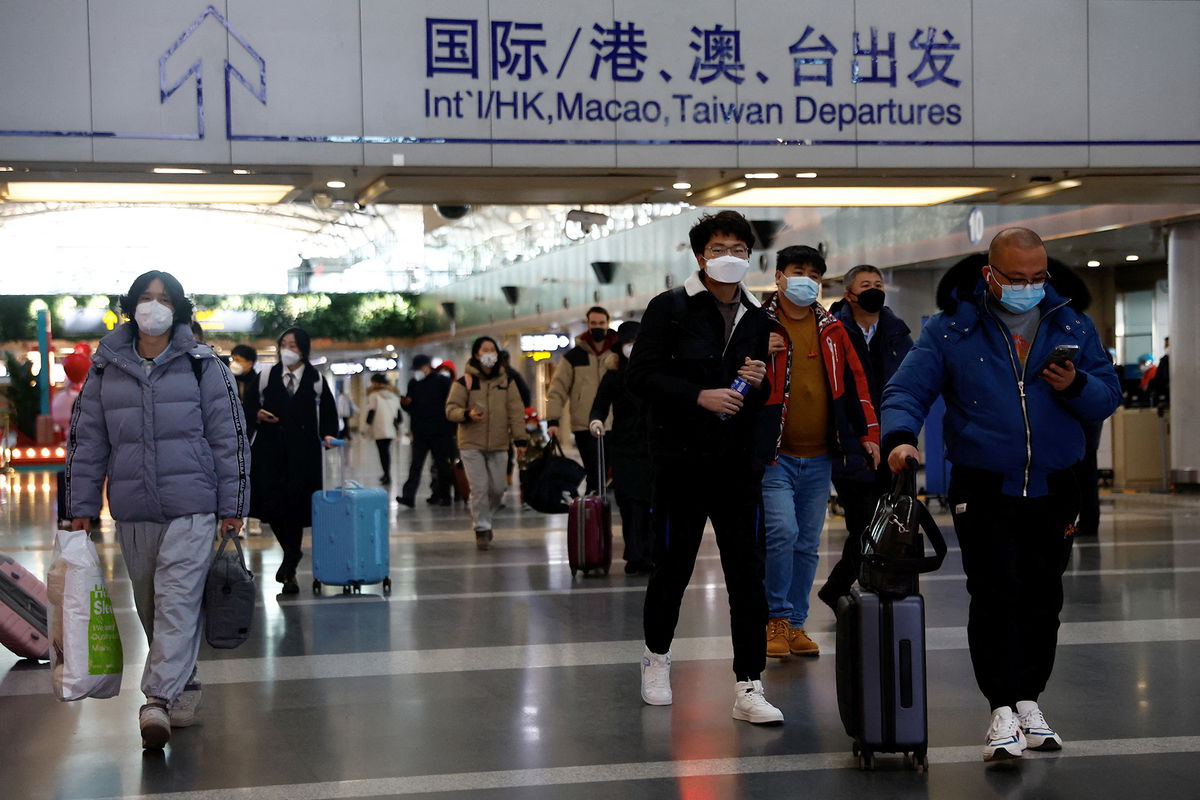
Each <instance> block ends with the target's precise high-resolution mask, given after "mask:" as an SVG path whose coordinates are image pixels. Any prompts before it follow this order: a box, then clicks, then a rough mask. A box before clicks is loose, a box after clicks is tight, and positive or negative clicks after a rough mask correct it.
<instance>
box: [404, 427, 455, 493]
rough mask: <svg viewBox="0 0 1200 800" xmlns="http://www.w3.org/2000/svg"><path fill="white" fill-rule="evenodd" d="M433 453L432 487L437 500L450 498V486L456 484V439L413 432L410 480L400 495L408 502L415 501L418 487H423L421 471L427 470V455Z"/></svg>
mask: <svg viewBox="0 0 1200 800" xmlns="http://www.w3.org/2000/svg"><path fill="white" fill-rule="evenodd" d="M430 453H432V454H433V483H432V484H431V486H430V488H431V490H432V497H433V500H434V501H435V502H439V501H442V500H449V499H450V487H451V486H453V485H454V440H453V439H451V438H450V437H449V436H421V435H417V434H413V441H412V463H411V464H409V467H408V480H406V481H405V482H404V486H403V487H402V488H401V489H400V497H401V499H403V500H404V501H405V502H406V503H414V502H416V499H417V489H419V488H420V487H421V473H423V472H424V471H425V456H427V455H429V454H430Z"/></svg>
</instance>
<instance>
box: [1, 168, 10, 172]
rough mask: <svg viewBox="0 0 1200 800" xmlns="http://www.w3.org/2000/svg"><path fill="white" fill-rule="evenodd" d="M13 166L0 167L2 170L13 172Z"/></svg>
mask: <svg viewBox="0 0 1200 800" xmlns="http://www.w3.org/2000/svg"><path fill="white" fill-rule="evenodd" d="M12 171H13V168H12V167H0V172H12Z"/></svg>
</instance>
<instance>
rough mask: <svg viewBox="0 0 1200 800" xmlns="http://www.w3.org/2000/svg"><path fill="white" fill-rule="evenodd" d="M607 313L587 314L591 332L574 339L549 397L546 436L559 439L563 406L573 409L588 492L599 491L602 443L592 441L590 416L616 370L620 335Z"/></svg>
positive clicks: (598, 310)
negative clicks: (602, 386)
mask: <svg viewBox="0 0 1200 800" xmlns="http://www.w3.org/2000/svg"><path fill="white" fill-rule="evenodd" d="M608 321H609V316H608V310H607V309H605V308H602V307H601V306H592V307H591V308H589V309H588V313H587V326H588V329H587V331H586V332H585V333H582V334H580V335H579V336H576V337H575V346H574V347H572V348H571V349H570V350H568V351H567V354H566V355H565V356H563V358H562V360H561V361H559V362H558V367H557V368H556V369H555V370H554V380H553V381H551V382H550V393H549V399H548V402H547V408H546V433H548V434H549V435H550V436H551V437H556V436H558V427H559V419H560V417H561V416H562V411H563V406H564V405H566V404H567V403H570V406H571V419H570V420H569V422H570V424H571V432H572V433H573V434H574V435H575V447H576V448H577V449H578V450H579V456H580V458H582V459H583V466H584V467H585V468H586V469H587V490H588V491H589V492H593V491H598V490H599V488H600V487H599V486H598V485H597V483H596V479H597V474H598V472H599V462H600V447H603V446H604V445H603V441H602V440H597V439H595V438H593V437H592V435H591V433H590V432H589V431H588V423H589V422H591V420H590V419H588V416H589V414H590V413H591V411H592V403H593V402H594V401H595V399H596V390H597V389H599V388H600V380H601V379H602V378H603V377H604V375H605V374H606V373H607V372H609V371H610V370H614V369H616V368H617V353H616V346H617V334H616V332H615V331H612V330H610V329H609V327H608Z"/></svg>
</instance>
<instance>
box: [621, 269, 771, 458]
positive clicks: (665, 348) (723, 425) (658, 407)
mask: <svg viewBox="0 0 1200 800" xmlns="http://www.w3.org/2000/svg"><path fill="white" fill-rule="evenodd" d="M697 280H698V278H697V276H695V275H693V276H692V277H691V278H689V279H688V281H687V282H686V283H685V284H684V285H683V286H678V287H676V288H674V289H669V290H667V291H665V292H663V293H662V294H659V295H658V296H656V297H655V298H654V299H653V300H651V301H650V303H649V305H648V306H647V307H646V312H645V314H643V315H642V327H641V330H640V331H639V332H638V340H637V345H636V346H635V347H634V348H633V358H632V359H630V362H629V367H628V369H629V375H628V378H627V380H628V387H629V391H631V392H632V393H633V394H634V395H635V396H637V397H638V398H640V399H641V400H642V402H643V403H644V404H645V407H646V409H647V414H648V425H649V431H650V437H649V438H650V452H651V455H652V457H653V459H654V463H655V467H656V468H658V467H668V468H669V467H673V466H674V467H681V468H687V469H694V468H695V467H696V462H697V460H701V461H704V462H711V461H713V460H719V461H721V462H722V463H723V464H724V466H726V467H728V468H730V469H733V470H737V469H746V470H751V471H757V472H761V469H762V466H763V465H762V464H760V463H759V462H758V460H757V459H756V458H755V448H754V443H755V428H756V424H757V420H758V416H759V412H760V410H761V408H762V404H763V401H764V400H765V399H766V397H767V395H768V393H769V391H768V390H769V387H768V386H767V384H766V382H765V381H764V382H763V385H762V386H761V387H759V388H758V389H751V390H750V392H749V394H748V395H747V396H746V402H745V405H744V406H742V409H741V411H739V412H738V413H737V414H735V415H733V416H732V417H730V418H729V419H727V420H722V419H719V418H718V417H717V415H716V414H714V413H712V412H711V411H706V410H705V409H703V408H701V407H700V406H698V405H697V404H696V398H697V397H698V396H699V394H700V392H701V390H704V389H722V388H728V387H729V385H730V384H731V383H732V382H733V380H734V378H736V377H737V371H738V368H739V367H741V366H742V365H743V364H744V361H745V359H746V357H750V358H751V359H755V360H758V361H764V362H765V361H766V360H767V340H768V338H769V336H770V333H771V324H770V320H769V319H768V318H767V315H766V312H765V311H763V309H762V307H761V306H760V305H759V304H758V303H757V301H756V300H754V299H753V298H748V297H746V296H745V295H743V296H742V305H743V306H745V310H744V311H743V312H742V318H741V319H740V320H739V321H738V323H737V325H736V326H735V327H734V329H733V333H732V335H731V336H730V339H729V342H728V344H726V342H725V321H724V319H723V318H722V316H721V312H720V310H718V308H717V304H716V300H715V299H714V298H713V296H712V294H711V293H710V292H708V291H707V289H701V290H699V291H695V293H694V294H690V295H689V294H688V290H689V288H691V289H695V284H696V281H697Z"/></svg>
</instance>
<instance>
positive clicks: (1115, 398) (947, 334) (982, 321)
mask: <svg viewBox="0 0 1200 800" xmlns="http://www.w3.org/2000/svg"><path fill="white" fill-rule="evenodd" d="M1060 272H1062V271H1061V270H1060ZM1054 274H1055V269H1053V268H1052V269H1051V275H1054ZM978 275H979V273H978V268H977V267H976V268H975V272H974V274H971V273H970V272H969V271H963V273H962V280H961V282H958V283H957V285H956V286H952V287H947V288H946V291H944V292H943V291H942V290H941V289H939V296H938V300H939V305H941V307H942V309H943V310H942V313H940V314H936V315H934V316H933V317H932V318H930V320H929V322H928V323H927V324H926V325H925V329H924V330H923V331H922V332H921V338H920V340H919V341H918V342H917V344H916V346H915V347H914V348H913V349H912V350H911V351H910V352H909V354H908V356H907V357H905V359H904V362H903V363H902V364H901V365H900V369H899V370H898V371H897V372H896V374H895V375H894V376H892V379H891V380H890V381H889V382H888V385H887V388H886V389H884V392H883V408H882V424H883V435H884V452H885V453H886V452H888V451H890V450H891V449H892V448H894V447H895V446H896V445H898V444H905V443H907V444H913V445H915V444H916V442H917V433H918V432H919V431H920V430H921V426H922V425H923V424H924V422H925V417H926V415H927V414H928V413H929V407H930V406H931V405H932V404H933V401H934V400H935V399H936V398H937V396H938V395H939V394H940V395H942V396H943V397H944V398H945V399H946V416H945V422H944V424H943V436H944V439H945V448H946V450H945V452H946V457H947V458H948V459H949V460H950V462H951V463H952V464H954V465H955V466H964V467H972V468H975V469H982V470H988V471H990V472H996V473H1001V474H1002V475H1003V484H1002V491H1003V493H1004V494H1006V495H1012V496H1018V497H1020V496H1026V497H1040V496H1042V495H1045V494H1046V493H1047V491H1048V490H1047V485H1046V478H1047V476H1048V475H1050V474H1051V473H1054V472H1059V471H1061V470H1064V469H1067V468H1068V467H1071V466H1073V465H1074V464H1075V463H1076V462H1078V461H1079V460H1080V459H1082V458H1083V455H1084V430H1083V425H1084V424H1088V423H1093V424H1094V423H1098V422H1101V421H1103V420H1104V419H1106V418H1107V417H1108V416H1109V415H1110V414H1112V412H1113V411H1114V410H1115V409H1116V408H1117V406H1118V405H1119V404H1120V402H1121V388H1120V384H1119V382H1118V380H1117V374H1116V371H1115V370H1114V369H1113V366H1112V364H1111V363H1110V362H1109V360H1108V357H1107V356H1106V355H1105V353H1104V348H1103V347H1102V346H1101V344H1100V337H1099V336H1098V335H1097V333H1096V326H1095V324H1094V323H1093V322H1092V320H1091V319H1090V318H1089V317H1088V316H1087V314H1084V313H1083V312H1082V311H1081V310H1079V309H1078V308H1077V307H1076V304H1075V303H1073V301H1072V299H1071V298H1070V297H1064V296H1062V295H1060V294H1059V293H1058V291H1057V290H1056V286H1055V285H1054V284H1055V283H1056V280H1055V279H1054V278H1052V279H1051V281H1049V282H1047V284H1046V296H1045V298H1044V299H1043V300H1042V302H1041V304H1040V305H1039V308H1040V309H1041V311H1042V318H1041V323H1040V324H1039V326H1038V328H1037V332H1036V334H1035V336H1034V338H1033V342H1032V349H1031V350H1030V352H1029V356H1028V358H1027V360H1026V364H1025V368H1024V369H1022V368H1021V362H1020V360H1019V359H1018V358H1017V355H1016V352H1015V351H1014V348H1013V346H1012V343H1011V341H1010V339H1009V337H1008V335H1007V334H1006V333H1005V332H1004V329H1003V328H1002V323H1001V322H1000V320H999V319H998V318H997V316H996V314H995V313H994V312H992V310H991V309H990V308H989V307H988V305H987V304H986V303H985V292H986V288H985V286H984V282H983V280H982V278H979V277H978ZM1065 276H1066V273H1065V272H1064V273H1062V274H1061V275H1060V277H1059V285H1062V283H1061V278H1062V277H1065ZM1060 344H1075V345H1079V351H1078V354H1077V355H1076V357H1075V358H1074V359H1073V362H1074V364H1075V369H1076V373H1077V374H1076V379H1075V382H1074V383H1073V384H1071V386H1069V387H1067V389H1065V390H1064V391H1061V392H1056V391H1055V390H1054V389H1052V388H1051V387H1050V385H1049V384H1048V383H1046V381H1045V380H1044V379H1042V378H1041V377H1039V376H1036V375H1035V373H1036V371H1037V369H1038V367H1040V366H1041V365H1042V364H1043V363H1045V361H1046V359H1047V357H1049V355H1050V353H1051V352H1052V351H1053V350H1054V348H1055V347H1056V346H1058V345H1060ZM939 446H940V443H932V442H930V443H928V444H927V448H928V449H929V451H930V452H933V448H937V447H939Z"/></svg>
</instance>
